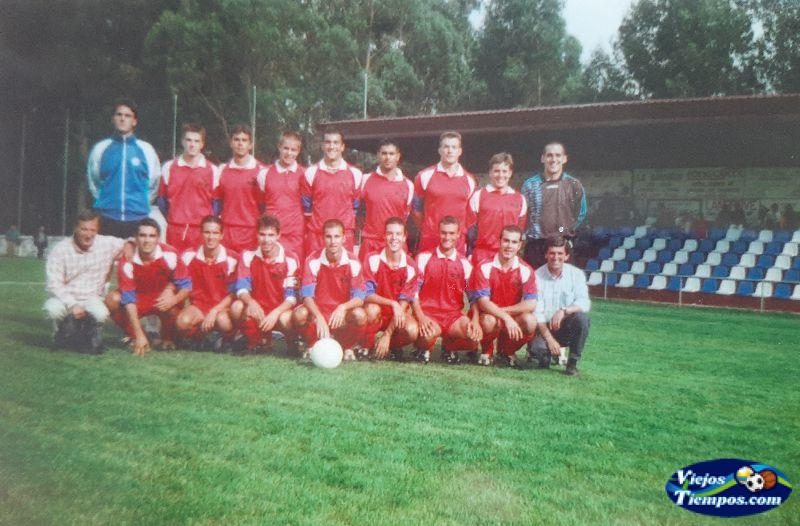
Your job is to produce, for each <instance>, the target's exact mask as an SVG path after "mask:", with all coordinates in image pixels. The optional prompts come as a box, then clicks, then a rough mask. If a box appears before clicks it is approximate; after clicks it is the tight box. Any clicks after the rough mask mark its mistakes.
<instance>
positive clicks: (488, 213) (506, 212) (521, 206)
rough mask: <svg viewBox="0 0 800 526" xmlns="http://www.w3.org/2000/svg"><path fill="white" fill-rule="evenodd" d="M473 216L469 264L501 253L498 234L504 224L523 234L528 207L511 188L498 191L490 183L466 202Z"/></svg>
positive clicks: (520, 195)
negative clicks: (518, 228)
mask: <svg viewBox="0 0 800 526" xmlns="http://www.w3.org/2000/svg"><path fill="white" fill-rule="evenodd" d="M469 208H470V211H471V212H472V214H473V215H474V216H475V217H476V223H475V226H476V228H477V236H476V239H475V246H474V248H473V250H472V264H473V265H477V264H479V263H480V262H482V261H484V260H487V259H491V258H492V257H493V256H494V255H495V254H497V251H498V250H500V232H502V230H503V227H504V226H507V225H517V226H518V227H520V228H521V229H522V231H523V232H524V231H525V223H526V218H527V215H528V205H527V203H526V202H525V197H524V196H523V195H522V194H521V193H519V192H517V191H515V190H514V189H513V188H511V187H510V186H506V187H505V188H503V190H502V191H501V190H499V189H498V188H496V187H495V186H493V185H491V184H489V185H486V187H484V188H481V189H480V190H478V191H477V192H475V193H474V194H472V197H471V198H470V200H469Z"/></svg>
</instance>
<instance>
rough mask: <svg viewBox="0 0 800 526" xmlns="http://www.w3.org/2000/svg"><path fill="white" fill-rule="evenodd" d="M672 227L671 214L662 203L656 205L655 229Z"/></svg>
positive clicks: (673, 220)
mask: <svg viewBox="0 0 800 526" xmlns="http://www.w3.org/2000/svg"><path fill="white" fill-rule="evenodd" d="M673 226H675V219H674V218H673V217H672V213H670V211H669V209H667V207H666V206H665V205H664V203H658V206H657V207H656V227H658V228H672V227H673Z"/></svg>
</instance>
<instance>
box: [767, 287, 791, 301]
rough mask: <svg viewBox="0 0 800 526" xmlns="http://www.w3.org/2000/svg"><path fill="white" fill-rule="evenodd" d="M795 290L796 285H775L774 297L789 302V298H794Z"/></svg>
mask: <svg viewBox="0 0 800 526" xmlns="http://www.w3.org/2000/svg"><path fill="white" fill-rule="evenodd" d="M793 289H794V285H793V284H791V283H778V284H777V285H775V290H774V291H772V295H773V296H774V297H776V298H780V299H782V300H788V299H789V298H791V297H792V290H793Z"/></svg>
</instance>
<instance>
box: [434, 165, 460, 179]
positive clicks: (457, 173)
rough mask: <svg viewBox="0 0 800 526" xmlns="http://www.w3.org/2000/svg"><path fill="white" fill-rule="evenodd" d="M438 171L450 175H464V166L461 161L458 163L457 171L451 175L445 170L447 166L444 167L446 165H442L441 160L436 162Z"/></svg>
mask: <svg viewBox="0 0 800 526" xmlns="http://www.w3.org/2000/svg"><path fill="white" fill-rule="evenodd" d="M436 171H437V172H444V173H446V174H447V176H448V177H464V167H463V166H461V163H456V171H455V173H454V174H453V175H450V174H449V173H448V172H447V170H445V168H444V166H442V163H441V162H439V163H436Z"/></svg>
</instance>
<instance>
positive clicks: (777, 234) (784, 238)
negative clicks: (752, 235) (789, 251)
mask: <svg viewBox="0 0 800 526" xmlns="http://www.w3.org/2000/svg"><path fill="white" fill-rule="evenodd" d="M791 239H792V233H791V232H789V231H788V230H775V231H774V232H773V233H772V241H773V242H776V243H788V242H789V241H791Z"/></svg>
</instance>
